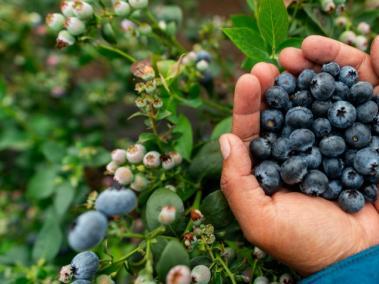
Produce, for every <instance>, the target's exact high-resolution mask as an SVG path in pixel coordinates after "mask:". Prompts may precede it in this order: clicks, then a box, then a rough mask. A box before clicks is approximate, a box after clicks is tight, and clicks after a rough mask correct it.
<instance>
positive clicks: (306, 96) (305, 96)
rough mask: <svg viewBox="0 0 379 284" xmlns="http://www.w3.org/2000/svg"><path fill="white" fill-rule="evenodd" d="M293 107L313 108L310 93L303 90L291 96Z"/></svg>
mask: <svg viewBox="0 0 379 284" xmlns="http://www.w3.org/2000/svg"><path fill="white" fill-rule="evenodd" d="M290 99H291V102H292V105H293V106H302V107H306V108H310V107H311V106H312V102H313V98H312V95H311V93H310V92H309V91H306V90H302V91H298V92H296V93H294V94H292V95H291V97H290Z"/></svg>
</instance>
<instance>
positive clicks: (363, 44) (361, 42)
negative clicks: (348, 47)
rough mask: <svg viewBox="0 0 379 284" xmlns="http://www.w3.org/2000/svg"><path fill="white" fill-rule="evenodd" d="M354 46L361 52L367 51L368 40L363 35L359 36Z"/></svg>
mask: <svg viewBox="0 0 379 284" xmlns="http://www.w3.org/2000/svg"><path fill="white" fill-rule="evenodd" d="M354 44H355V46H356V47H357V48H359V49H360V50H363V51H366V50H367V48H368V39H367V38H366V37H365V36H363V35H359V36H357V37H356V38H355V40H354Z"/></svg>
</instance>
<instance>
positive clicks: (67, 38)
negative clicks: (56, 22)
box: [57, 30, 75, 48]
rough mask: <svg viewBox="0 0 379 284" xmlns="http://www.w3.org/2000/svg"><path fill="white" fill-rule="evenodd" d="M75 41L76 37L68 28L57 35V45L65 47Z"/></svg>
mask: <svg viewBox="0 0 379 284" xmlns="http://www.w3.org/2000/svg"><path fill="white" fill-rule="evenodd" d="M74 43H75V38H74V37H73V36H72V35H71V34H70V33H69V32H68V31H66V30H63V31H60V32H59V34H58V37H57V47H58V48H64V47H67V46H70V45H73V44H74Z"/></svg>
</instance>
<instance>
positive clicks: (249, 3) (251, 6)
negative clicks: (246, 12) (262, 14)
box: [247, 0, 255, 12]
mask: <svg viewBox="0 0 379 284" xmlns="http://www.w3.org/2000/svg"><path fill="white" fill-rule="evenodd" d="M247 6H249V9H250V10H251V11H253V12H254V11H255V5H254V0H247Z"/></svg>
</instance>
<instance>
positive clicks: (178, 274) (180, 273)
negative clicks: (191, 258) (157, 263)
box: [166, 265, 212, 284]
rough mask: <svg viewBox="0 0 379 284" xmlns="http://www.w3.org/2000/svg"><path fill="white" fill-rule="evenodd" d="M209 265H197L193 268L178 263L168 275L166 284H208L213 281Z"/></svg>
mask: <svg viewBox="0 0 379 284" xmlns="http://www.w3.org/2000/svg"><path fill="white" fill-rule="evenodd" d="M211 276H212V275H211V271H210V269H209V268H208V266H205V265H197V266H195V267H194V268H192V270H191V269H190V268H189V267H188V266H186V265H176V266H174V267H173V268H171V269H170V271H169V272H168V274H167V276H166V284H191V283H196V284H208V283H209V282H210V281H211Z"/></svg>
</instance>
